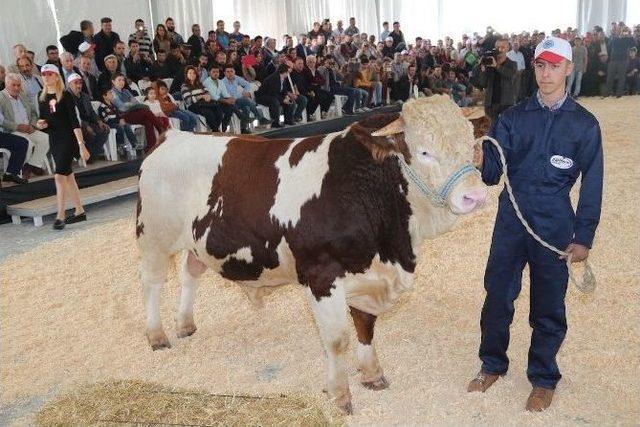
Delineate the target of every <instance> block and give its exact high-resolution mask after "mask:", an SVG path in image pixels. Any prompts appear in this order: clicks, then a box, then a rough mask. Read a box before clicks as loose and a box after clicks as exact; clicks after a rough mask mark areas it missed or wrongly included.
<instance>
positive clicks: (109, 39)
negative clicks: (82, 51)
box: [93, 17, 120, 71]
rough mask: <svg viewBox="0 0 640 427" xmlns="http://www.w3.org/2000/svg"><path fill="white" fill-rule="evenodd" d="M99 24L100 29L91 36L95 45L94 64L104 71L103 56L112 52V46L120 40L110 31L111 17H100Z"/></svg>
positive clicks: (116, 34)
mask: <svg viewBox="0 0 640 427" xmlns="http://www.w3.org/2000/svg"><path fill="white" fill-rule="evenodd" d="M100 24H101V27H102V29H101V30H100V32H99V33H98V34H96V35H95V37H94V38H93V43H94V44H95V45H96V64H97V65H98V68H99V69H100V71H104V70H105V65H104V58H105V57H106V56H107V55H111V54H112V53H113V47H114V46H115V44H116V42H117V41H118V40H120V36H119V35H118V33H115V32H113V31H111V18H108V17H106V18H102V19H101V20H100Z"/></svg>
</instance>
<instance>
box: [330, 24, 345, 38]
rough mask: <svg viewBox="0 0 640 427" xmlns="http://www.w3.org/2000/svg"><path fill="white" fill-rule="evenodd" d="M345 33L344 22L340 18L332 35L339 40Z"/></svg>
mask: <svg viewBox="0 0 640 427" xmlns="http://www.w3.org/2000/svg"><path fill="white" fill-rule="evenodd" d="M343 35H344V27H343V24H342V19H340V20H339V21H338V22H336V28H335V30H333V31H331V36H332V37H333V38H334V40H337V41H338V42H339V39H340V37H342V36H343Z"/></svg>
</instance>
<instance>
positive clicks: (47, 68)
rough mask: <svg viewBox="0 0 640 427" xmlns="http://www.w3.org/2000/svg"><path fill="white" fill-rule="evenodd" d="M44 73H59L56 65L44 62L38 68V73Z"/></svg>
mask: <svg viewBox="0 0 640 427" xmlns="http://www.w3.org/2000/svg"><path fill="white" fill-rule="evenodd" d="M45 73H53V74H57V75H60V70H59V69H58V66H57V65H53V64H44V65H43V66H42V68H41V69H40V74H45Z"/></svg>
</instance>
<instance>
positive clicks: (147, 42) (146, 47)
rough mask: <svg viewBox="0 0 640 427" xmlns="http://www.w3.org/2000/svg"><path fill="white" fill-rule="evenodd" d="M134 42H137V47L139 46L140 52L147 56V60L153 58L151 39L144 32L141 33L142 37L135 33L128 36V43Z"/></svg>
mask: <svg viewBox="0 0 640 427" xmlns="http://www.w3.org/2000/svg"><path fill="white" fill-rule="evenodd" d="M131 40H135V41H137V42H138V46H140V52H141V53H142V52H146V53H147V54H148V55H149V58H153V42H152V41H151V37H149V34H148V33H147V32H146V31H145V32H143V33H142V36H140V37H138V33H137V32H135V33H133V34H131V35H130V36H129V41H131Z"/></svg>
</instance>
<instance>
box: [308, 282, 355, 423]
mask: <svg viewBox="0 0 640 427" xmlns="http://www.w3.org/2000/svg"><path fill="white" fill-rule="evenodd" d="M330 292H331V293H330V295H329V296H316V295H314V290H313V286H311V287H310V288H309V290H308V296H309V303H310V305H311V308H312V310H313V314H314V316H315V319H316V324H317V325H318V330H319V331H320V338H321V339H322V343H323V345H324V348H325V351H326V354H327V362H328V373H327V376H328V380H327V386H328V390H329V395H330V396H331V397H332V398H334V399H335V402H336V404H337V405H338V406H339V407H340V409H342V410H343V411H344V412H345V413H347V414H351V413H353V407H352V405H351V391H350V390H349V378H348V376H347V369H346V362H345V353H346V351H347V347H348V346H349V331H348V323H347V300H346V297H345V293H344V285H342V284H341V283H339V282H336V283H335V287H333V288H331V289H330ZM315 294H318V292H315Z"/></svg>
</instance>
